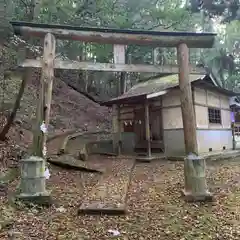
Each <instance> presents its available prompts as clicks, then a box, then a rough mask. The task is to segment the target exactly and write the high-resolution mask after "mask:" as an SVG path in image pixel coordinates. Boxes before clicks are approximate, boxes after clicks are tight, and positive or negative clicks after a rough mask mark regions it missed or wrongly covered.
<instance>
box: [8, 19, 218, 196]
mask: <svg viewBox="0 0 240 240" xmlns="http://www.w3.org/2000/svg"><path fill="white" fill-rule="evenodd" d="M11 24H12V26H13V29H14V32H15V34H17V35H21V36H28V37H29V36H32V37H40V38H44V53H43V59H42V60H35V59H26V60H25V61H24V62H23V63H22V64H21V66H22V67H33V68H42V77H41V90H40V98H39V105H38V114H37V116H38V122H37V126H38V127H37V130H36V131H37V133H36V134H35V138H34V145H35V148H34V153H33V154H35V156H42V151H43V146H44V142H45V141H46V134H45V133H44V131H41V129H40V125H41V124H42V122H43V121H45V124H46V125H48V122H49V113H50V106H51V96H52V82H53V77H54V68H58V69H72V70H73V69H75V70H76V69H78V70H88V71H91V70H92V71H113V72H150V73H178V74H179V86H180V90H181V109H182V117H183V127H184V138H185V149H186V155H187V156H188V157H187V158H186V160H185V164H184V173H185V190H184V195H185V196H186V197H187V198H188V199H189V200H209V198H210V196H211V194H210V193H209V192H208V188H207V184H206V179H205V167H204V166H205V162H204V160H202V159H200V158H199V157H198V147H197V136H196V123H195V115H194V108H193V100H192V91H191V84H190V81H189V73H190V72H191V73H200V74H201V73H205V71H204V70H203V69H201V68H197V67H195V66H190V65H189V48H211V47H212V46H213V44H214V39H215V36H216V34H214V33H192V32H157V31H139V30H124V29H108V28H88V27H74V26H66V25H49V24H37V23H26V22H11ZM55 38H59V39H68V40H77V41H83V42H96V43H106V44H113V45H114V61H115V62H114V63H89V62H77V61H62V60H58V59H55V46H56V40H55ZM129 44H136V45H145V46H152V47H176V48H177V55H178V65H176V66H157V65H144V64H138V65H136V64H125V52H124V49H125V46H126V45H129ZM119 50H121V51H119ZM45 85H47V88H45ZM45 89H47V90H45ZM45 91H47V94H46V92H45ZM146 106H147V103H146ZM146 113H148V111H147V110H146ZM199 166H200V167H199ZM190 175H191V176H190ZM194 179H195V180H194Z"/></svg>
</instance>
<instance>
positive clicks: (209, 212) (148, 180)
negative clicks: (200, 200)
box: [0, 157, 240, 240]
mask: <svg viewBox="0 0 240 240" xmlns="http://www.w3.org/2000/svg"><path fill="white" fill-rule="evenodd" d="M90 161H92V163H93V164H94V163H95V164H97V165H98V167H103V166H104V167H105V168H106V171H107V170H108V169H110V166H111V164H112V161H114V158H106V157H104V158H103V157H101V158H100V157H93V158H92V159H91V160H90ZM118 161H119V160H118ZM50 171H51V177H50V179H49V180H48V182H47V188H48V190H51V191H52V192H51V195H52V197H53V199H54V201H55V204H54V205H53V206H52V207H51V208H49V209H47V208H36V207H35V206H33V207H32V208H24V207H23V206H21V205H20V206H18V209H16V208H12V207H10V206H9V204H8V203H7V198H6V197H1V204H0V206H1V208H2V211H5V212H7V211H8V215H9V216H11V214H12V216H14V223H13V225H12V226H11V227H10V229H11V231H12V232H14V233H15V234H17V235H18V236H19V238H18V239H32V240H34V239H38V240H40V239H43V240H44V239H46V240H55V239H59V240H60V239H62V240H67V239H70V240H71V239H72V240H74V239H75V240H81V239H91V240H95V239H96V240H100V239H103V240H104V239H124V240H127V239H129V240H130V239H138V240H139V239H151V240H153V239H156V240H157V239H158V240H159V239H179V240H184V239H186V240H193V239H206V240H207V239H216V240H217V239H219V240H220V239H229V240H231V239H240V217H239V216H240V215H239V213H240V188H239V181H240V177H239V172H240V164H239V163H238V161H234V162H229V161H225V162H222V163H215V164H211V166H210V165H209V166H208V172H207V174H208V183H209V186H210V188H211V191H212V192H213V193H214V195H215V201H214V202H213V203H208V204H197V203H193V204H190V203H185V202H184V201H183V199H182V198H181V195H180V190H181V189H182V188H183V163H182V162H169V161H155V162H152V163H139V164H137V165H136V166H135V168H134V170H133V176H132V182H131V186H130V189H129V194H128V214H127V215H126V216H121V217H119V216H118V217H116V216H115V217H112V216H78V215H77V209H78V206H79V205H80V204H81V202H82V200H83V198H84V196H85V195H86V193H87V192H88V191H90V190H91V189H92V187H93V186H94V184H96V182H97V181H98V179H99V175H95V174H92V173H80V172H76V171H69V170H68V171H67V170H63V169H60V168H57V167H53V166H51V167H50ZM16 184H17V181H15V182H14V183H13V184H12V186H11V187H10V190H11V189H12V190H14V188H15V186H16ZM109 230H110V232H109ZM111 230H115V233H116V235H118V236H113V235H114V234H113V233H112V232H111ZM9 231H10V230H9V229H5V230H2V231H0V239H8V237H7V234H9ZM113 232H114V231H113Z"/></svg>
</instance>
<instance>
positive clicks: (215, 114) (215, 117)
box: [208, 108, 222, 124]
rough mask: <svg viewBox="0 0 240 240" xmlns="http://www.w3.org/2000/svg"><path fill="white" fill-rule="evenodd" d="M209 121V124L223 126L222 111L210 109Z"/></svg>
mask: <svg viewBox="0 0 240 240" xmlns="http://www.w3.org/2000/svg"><path fill="white" fill-rule="evenodd" d="M208 120H209V123H217V124H221V123H222V119H221V110H220V109H216V108H208Z"/></svg>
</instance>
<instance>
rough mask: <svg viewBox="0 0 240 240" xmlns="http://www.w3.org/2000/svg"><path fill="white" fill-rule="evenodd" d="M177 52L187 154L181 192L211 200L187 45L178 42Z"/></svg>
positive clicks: (188, 195)
mask: <svg viewBox="0 0 240 240" xmlns="http://www.w3.org/2000/svg"><path fill="white" fill-rule="evenodd" d="M177 52H178V64H179V87H180V91H181V108H182V119H183V128H184V140H185V151H186V155H187V157H186V158H185V161H184V177H185V189H184V191H183V193H184V196H185V197H186V200H188V201H206V200H211V199H212V196H211V194H210V193H209V191H208V188H207V183H206V176H205V159H204V158H201V157H199V156H198V146H197V131H196V119H195V114H194V107H193V98H192V90H191V83H190V79H189V52H188V47H187V45H186V44H184V43H182V44H180V45H179V46H178V48H177Z"/></svg>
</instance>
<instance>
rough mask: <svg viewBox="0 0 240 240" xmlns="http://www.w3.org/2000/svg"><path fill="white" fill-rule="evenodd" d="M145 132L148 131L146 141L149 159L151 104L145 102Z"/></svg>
mask: <svg viewBox="0 0 240 240" xmlns="http://www.w3.org/2000/svg"><path fill="white" fill-rule="evenodd" d="M144 107H145V130H146V140H147V157H148V158H151V156H152V153H151V137H150V120H149V104H148V102H147V101H146V102H145V105H144Z"/></svg>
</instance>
